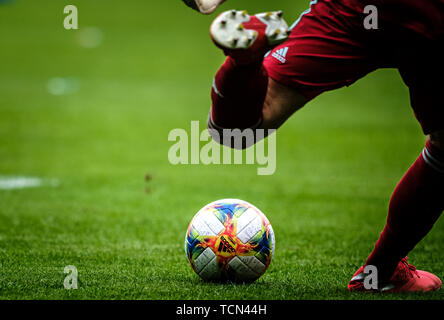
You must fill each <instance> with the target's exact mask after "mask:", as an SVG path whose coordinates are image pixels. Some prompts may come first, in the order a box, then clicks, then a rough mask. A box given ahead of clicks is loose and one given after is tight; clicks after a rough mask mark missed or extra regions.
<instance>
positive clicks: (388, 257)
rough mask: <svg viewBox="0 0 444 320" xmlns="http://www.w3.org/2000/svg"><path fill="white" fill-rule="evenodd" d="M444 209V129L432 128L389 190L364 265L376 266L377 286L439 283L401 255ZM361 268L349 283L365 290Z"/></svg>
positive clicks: (413, 287)
mask: <svg viewBox="0 0 444 320" xmlns="http://www.w3.org/2000/svg"><path fill="white" fill-rule="evenodd" d="M443 210H444V131H438V132H434V133H433V134H431V135H430V139H428V140H427V143H426V146H425V148H424V150H423V151H422V153H421V154H420V156H419V157H418V159H417V160H416V161H415V163H414V164H413V165H412V166H411V167H410V169H409V170H408V171H407V173H406V174H405V175H404V177H403V178H402V180H401V181H400V182H399V184H398V185H397V187H396V189H395V191H394V192H393V195H392V198H391V200H390V205H389V213H388V217H387V224H386V226H385V227H384V230H383V231H382V233H381V236H380V238H379V240H378V241H377V243H376V245H375V248H374V250H373V252H372V253H371V254H370V256H369V257H368V259H367V262H366V265H374V266H376V267H377V270H378V278H379V282H380V285H379V289H380V290H383V291H385V290H387V291H389V290H390V291H393V292H404V291H405V292H408V291H431V290H437V289H439V288H440V287H441V284H442V283H441V280H440V279H439V278H438V277H436V276H435V275H433V274H431V273H428V272H425V271H416V270H415V268H414V267H413V266H411V265H409V264H408V263H407V261H406V260H405V259H403V258H404V257H405V256H406V255H407V254H408V252H410V251H411V250H412V249H413V248H414V247H415V246H416V244H417V243H418V242H419V241H421V240H422V239H423V238H424V237H425V236H426V235H427V234H428V233H429V231H430V230H431V229H432V227H433V225H434V223H435V222H436V221H437V219H438V218H439V217H440V215H441V213H442V212H443ZM363 280H364V278H363V268H362V267H361V268H360V270H358V271H357V272H356V273H355V275H354V278H353V279H352V281H351V282H350V284H349V289H350V290H358V291H360V290H365V288H364V287H363Z"/></svg>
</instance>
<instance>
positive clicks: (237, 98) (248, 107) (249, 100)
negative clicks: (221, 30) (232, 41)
mask: <svg viewBox="0 0 444 320" xmlns="http://www.w3.org/2000/svg"><path fill="white" fill-rule="evenodd" d="M267 86H268V74H267V71H266V70H265V68H264V67H263V66H262V59H261V60H260V61H257V62H255V63H252V64H248V65H241V64H237V63H236V61H235V60H234V59H233V58H231V57H228V58H227V60H226V61H225V63H224V64H223V65H222V67H221V68H220V69H219V71H218V72H217V74H216V77H215V79H214V83H213V88H212V91H211V98H212V101H213V105H212V108H211V111H210V115H209V120H208V128H210V129H219V130H220V129H224V128H226V129H235V128H238V129H246V128H252V129H255V128H257V127H258V126H259V125H260V124H261V122H262V107H263V104H264V101H265V96H266V94H267Z"/></svg>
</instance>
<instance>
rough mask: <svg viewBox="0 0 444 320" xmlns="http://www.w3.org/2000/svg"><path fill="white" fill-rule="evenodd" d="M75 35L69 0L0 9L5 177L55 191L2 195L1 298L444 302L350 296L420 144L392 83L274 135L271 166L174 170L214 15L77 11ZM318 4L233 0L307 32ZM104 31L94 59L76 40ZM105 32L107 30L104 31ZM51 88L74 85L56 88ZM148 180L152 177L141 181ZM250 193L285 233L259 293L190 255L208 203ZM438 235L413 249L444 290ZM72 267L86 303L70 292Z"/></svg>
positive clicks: (297, 118)
mask: <svg viewBox="0 0 444 320" xmlns="http://www.w3.org/2000/svg"><path fill="white" fill-rule="evenodd" d="M70 3H72V4H75V5H77V6H78V9H79V23H80V29H79V30H77V31H75V30H71V31H67V30H65V29H64V28H63V18H64V15H63V7H64V5H65V4H64V3H61V2H60V1H47V0H41V1H12V2H9V3H2V4H0V48H1V49H0V65H1V67H0V176H2V177H5V176H6V177H10V176H17V175H20V176H30V177H40V178H43V179H46V180H48V181H50V180H51V179H57V180H58V181H59V183H58V185H55V186H52V185H50V184H46V185H43V186H41V187H36V188H26V189H16V190H0V299H442V298H443V297H444V291H439V292H436V293H432V294H424V295H419V294H418V295H417V294H411V295H374V294H350V293H349V292H347V290H346V286H347V283H348V280H349V279H350V277H351V275H352V274H353V272H354V271H355V270H356V269H357V267H359V266H360V265H361V264H362V263H363V262H364V260H365V258H366V257H367V255H368V253H369V252H370V251H371V249H372V248H373V245H374V242H375V241H376V239H377V237H378V235H379V232H380V231H381V230H382V227H383V226H384V222H385V217H386V211H387V206H388V200H389V198H390V195H391V192H392V190H393V189H394V187H395V185H396V183H397V182H398V181H399V179H400V178H401V176H402V175H403V173H404V172H405V171H406V170H407V168H408V167H409V166H410V164H411V163H412V162H413V161H414V160H415V159H416V158H417V156H418V155H419V153H420V151H421V150H422V147H423V144H424V141H425V139H424V137H423V135H422V133H421V130H420V127H419V125H418V123H417V122H416V120H415V119H414V116H413V113H412V111H411V109H410V107H409V99H408V91H407V88H406V87H405V85H404V84H403V83H402V82H401V78H400V76H399V74H398V73H397V72H396V71H395V70H380V71H377V72H374V73H372V74H370V75H369V76H368V77H366V78H365V79H362V80H360V81H359V82H358V83H356V84H354V85H353V86H351V87H349V88H344V89H341V90H338V91H335V92H330V93H326V94H323V95H322V96H321V97H319V98H318V99H316V100H315V101H313V102H311V103H310V104H308V105H307V106H306V107H305V108H304V109H303V110H301V111H299V112H298V113H297V114H295V115H294V116H293V117H292V118H291V119H290V120H289V121H288V122H287V123H286V124H285V125H284V126H283V127H282V129H280V130H279V132H278V135H277V171H276V173H275V174H274V175H272V176H258V175H257V174H256V169H257V167H256V166H251V165H232V166H227V165H225V166H223V165H219V166H215V165H210V166H205V165H188V166H182V165H179V166H173V165H171V164H170V163H169V162H168V156H167V155H168V150H169V148H170V146H171V145H172V143H171V142H169V141H168V138H167V137H168V133H169V131H170V130H172V129H174V128H184V129H187V130H189V126H190V121H191V120H199V121H201V123H202V124H203V123H205V121H206V117H207V114H208V110H209V107H210V98H209V92H210V86H211V83H212V78H213V76H214V73H215V72H216V70H217V69H218V67H219V65H220V64H221V63H222V61H223V59H224V57H223V55H222V53H221V52H220V51H219V50H217V49H216V48H215V47H214V46H213V45H212V43H211V41H210V39H209V36H208V31H207V30H208V27H209V24H210V22H211V20H212V19H213V18H214V16H210V17H208V16H201V15H199V14H197V13H195V12H193V11H192V10H189V8H187V7H185V6H184V5H183V3H182V2H181V1H179V0H174V1H146V0H134V1H105V0H100V1H86V0H83V1H72V2H70ZM307 6H308V2H307V3H306V2H305V1H286V0H281V1H277V2H272V1H265V0H263V1H262V0H261V1H258V0H255V1H246V0H236V1H232V2H231V3H230V1H228V3H226V4H224V5H223V8H222V9H221V10H228V9H231V8H232V7H235V8H237V9H248V10H249V11H250V12H261V11H265V10H272V9H282V10H284V12H285V17H286V18H287V20H288V22H289V23H291V22H292V21H294V20H296V19H297V17H298V16H299V14H300V13H301V12H302V11H303V10H304V9H306V7H307ZM89 26H93V27H96V28H98V29H99V30H101V32H102V36H103V39H102V42H101V44H100V46H98V47H95V48H85V47H82V46H79V44H78V37H79V35H80V32H81V31H82V29H85V28H87V27H89ZM95 30H97V29H95ZM54 77H69V78H73V79H75V83H76V87H77V90H73V91H72V92H68V93H67V94H64V95H52V94H50V93H48V89H47V86H48V81H49V80H50V79H52V78H54ZM147 173H149V174H151V175H152V180H150V181H148V182H146V181H145V179H144V176H145V175H146V174H147ZM221 198H240V199H244V200H246V201H249V202H251V203H253V204H254V205H256V206H257V207H259V208H260V209H261V210H262V211H263V212H264V213H265V214H266V215H267V217H268V218H269V219H270V221H271V223H272V225H273V228H274V230H275V233H276V254H275V257H274V260H273V261H272V264H271V266H270V268H269V269H268V271H267V272H266V274H265V275H264V276H263V277H262V278H260V279H259V280H258V281H257V282H256V283H254V284H250V285H234V284H226V285H221V284H207V283H204V282H202V281H201V280H200V279H199V278H198V277H197V276H196V275H195V274H194V273H193V271H192V269H191V268H190V266H189V264H188V261H187V259H186V256H185V254H184V250H183V242H184V236H185V231H186V228H187V226H188V223H189V221H190V220H191V218H192V217H193V215H194V214H195V212H196V211H197V210H198V209H200V208H201V207H202V206H203V205H205V204H207V203H209V202H211V201H214V200H216V199H221ZM443 237H444V222H443V221H439V222H438V223H437V224H436V225H435V227H434V229H433V231H432V232H431V233H430V234H429V235H428V236H427V237H426V238H425V239H424V241H423V242H421V243H420V244H419V245H418V247H417V248H415V250H414V251H413V252H412V253H411V254H410V257H411V261H412V263H414V264H416V265H417V267H418V268H420V269H421V268H425V269H427V270H428V271H431V272H434V273H435V274H437V275H438V276H440V277H441V278H442V277H444V271H443V270H444V262H443V259H442V258H443V255H442V240H443ZM67 265H75V266H76V267H77V268H78V271H79V288H78V290H65V289H64V287H63V280H64V278H65V274H64V273H63V269H64V267H65V266H67Z"/></svg>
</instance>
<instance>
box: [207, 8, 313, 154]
mask: <svg viewBox="0 0 444 320" xmlns="http://www.w3.org/2000/svg"><path fill="white" fill-rule="evenodd" d="M210 33H211V36H212V38H213V41H214V42H215V44H216V45H217V46H218V47H219V48H221V49H223V51H224V52H225V54H226V55H228V58H227V59H226V61H225V63H224V64H223V65H222V67H221V68H220V69H219V71H218V72H217V74H216V76H215V79H214V83H213V87H212V101H213V104H212V108H211V111H210V115H209V122H208V127H209V128H210V129H215V130H217V132H218V133H217V135H218V136H219V138H220V135H221V134H222V131H223V129H241V130H243V129H258V128H263V129H277V127H279V126H280V125H281V124H282V123H283V122H284V121H285V119H286V118H288V117H289V116H290V115H291V114H292V113H293V112H294V111H295V110H297V109H298V108H300V107H302V106H303V105H304V104H305V102H306V101H307V99H306V98H304V97H303V96H302V95H300V94H298V93H297V92H295V91H294V90H291V89H289V88H287V87H286V86H284V85H281V84H279V83H277V82H276V81H274V80H273V79H269V77H268V72H267V70H266V69H265V67H264V65H263V60H264V55H265V54H266V53H267V51H269V50H270V49H271V48H273V47H274V46H276V45H277V44H279V43H281V42H283V41H284V40H285V39H286V38H287V37H288V34H289V33H288V26H287V24H286V23H285V21H284V20H283V19H282V13H281V12H279V11H278V12H269V13H264V14H258V15H255V16H251V17H250V16H249V15H248V14H247V13H246V12H240V11H235V10H233V11H227V12H225V13H223V14H221V15H220V16H219V17H218V18H217V19H216V20H215V21H214V22H213V24H212V26H211V28H210ZM212 131H213V130H212ZM213 137H215V135H214V132H213ZM216 140H217V139H216ZM219 141H220V140H219ZM220 142H224V141H220ZM231 142H232V141H230V142H229V143H231ZM230 146H231V144H230ZM245 146H246V145H245ZM245 146H244V147H245Z"/></svg>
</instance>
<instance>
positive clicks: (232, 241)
mask: <svg viewBox="0 0 444 320" xmlns="http://www.w3.org/2000/svg"><path fill="white" fill-rule="evenodd" d="M274 248H275V241H274V232H273V228H272V227H271V224H270V222H269V221H268V219H267V218H266V217H265V215H264V214H263V213H262V212H261V211H260V210H259V209H258V208H256V207H255V206H253V205H252V204H250V203H248V202H246V201H242V200H237V199H223V200H218V201H215V202H212V203H210V204H208V205H206V206H205V207H203V208H202V209H201V210H200V211H199V212H198V213H197V214H196V215H195V216H194V218H193V220H192V221H191V223H190V225H189V227H188V230H187V234H186V236H185V252H186V254H187V257H188V260H189V262H190V264H191V267H192V268H193V270H194V271H195V272H196V273H197V274H198V275H199V276H200V277H201V278H202V279H204V280H207V281H227V280H229V281H233V282H252V281H255V280H256V279H258V278H259V277H260V276H261V275H262V274H263V273H264V272H265V270H267V268H268V266H269V265H270V262H271V259H272V257H273V254H274Z"/></svg>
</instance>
